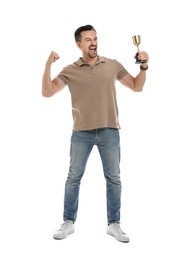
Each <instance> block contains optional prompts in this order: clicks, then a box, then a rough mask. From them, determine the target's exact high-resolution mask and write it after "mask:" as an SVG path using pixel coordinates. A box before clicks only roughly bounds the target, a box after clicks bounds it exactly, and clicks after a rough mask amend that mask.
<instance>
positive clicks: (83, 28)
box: [74, 24, 96, 42]
mask: <svg viewBox="0 0 187 260" xmlns="http://www.w3.org/2000/svg"><path fill="white" fill-rule="evenodd" d="M84 31H95V32H96V30H95V28H94V27H93V26H92V25H90V24H87V25H83V26H81V27H79V28H78V29H77V30H76V31H75V34H74V36H75V41H76V42H80V41H81V39H82V35H81V32H84Z"/></svg>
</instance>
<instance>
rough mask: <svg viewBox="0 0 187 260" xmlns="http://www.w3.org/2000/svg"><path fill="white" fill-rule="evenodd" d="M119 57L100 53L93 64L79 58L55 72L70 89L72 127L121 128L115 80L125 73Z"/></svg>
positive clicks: (88, 128)
mask: <svg viewBox="0 0 187 260" xmlns="http://www.w3.org/2000/svg"><path fill="white" fill-rule="evenodd" d="M127 73H128V72H127V70H126V69H125V68H124V67H123V65H121V64H120V63H119V62H118V61H116V60H112V59H108V58H105V57H101V56H99V59H98V61H97V62H96V64H94V65H89V64H87V63H84V62H83V61H82V59H81V58H80V59H78V60H77V61H76V62H74V63H73V64H72V65H68V66H67V67H65V68H63V70H62V71H61V72H60V73H59V74H58V77H59V78H60V79H61V80H63V81H64V82H65V84H66V85H68V87H69V90H70V93H71V101H72V115H73V130H74V131H83V130H92V129H97V128H105V127H109V128H117V129H119V128H120V125H119V119H118V106H117V100H116V87H115V81H116V80H119V79H121V78H122V77H123V76H125V75H126V74H127Z"/></svg>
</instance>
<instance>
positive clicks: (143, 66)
mask: <svg viewBox="0 0 187 260" xmlns="http://www.w3.org/2000/svg"><path fill="white" fill-rule="evenodd" d="M147 69H148V65H147V64H141V65H140V70H147Z"/></svg>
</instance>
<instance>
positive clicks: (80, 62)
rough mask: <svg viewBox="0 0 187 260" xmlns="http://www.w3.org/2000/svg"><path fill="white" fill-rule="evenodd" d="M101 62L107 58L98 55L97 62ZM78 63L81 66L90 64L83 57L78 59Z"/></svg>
mask: <svg viewBox="0 0 187 260" xmlns="http://www.w3.org/2000/svg"><path fill="white" fill-rule="evenodd" d="M101 62H106V58H105V57H102V56H99V55H98V61H97V63H96V64H98V63H101ZM76 64H77V65H78V66H79V67H81V66H84V65H88V64H87V63H85V62H83V60H82V58H79V59H78V60H77V62H76Z"/></svg>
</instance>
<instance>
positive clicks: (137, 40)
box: [132, 35, 146, 64]
mask: <svg viewBox="0 0 187 260" xmlns="http://www.w3.org/2000/svg"><path fill="white" fill-rule="evenodd" d="M132 41H133V43H134V45H136V46H137V53H136V55H135V59H136V62H135V63H137V64H139V63H145V62H146V60H140V59H138V53H139V51H140V49H139V45H140V43H141V37H140V35H134V36H133V37H132Z"/></svg>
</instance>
